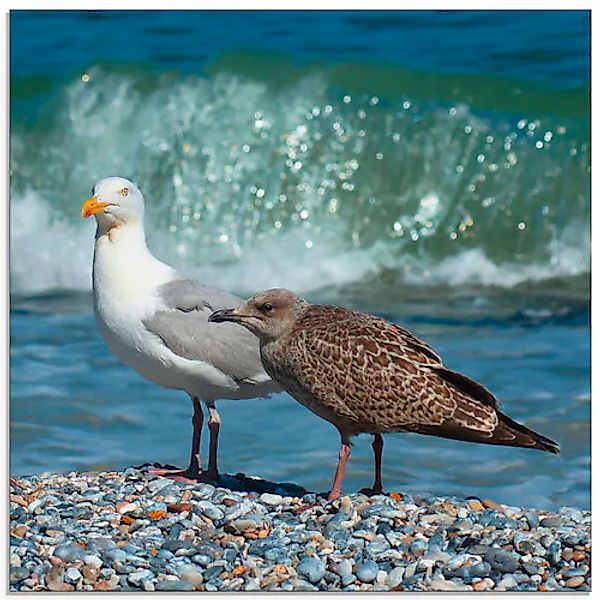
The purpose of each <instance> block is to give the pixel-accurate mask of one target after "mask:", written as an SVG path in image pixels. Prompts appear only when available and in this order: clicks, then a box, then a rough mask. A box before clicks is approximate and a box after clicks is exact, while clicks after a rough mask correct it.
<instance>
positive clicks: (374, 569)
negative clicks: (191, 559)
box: [356, 560, 379, 583]
mask: <svg viewBox="0 0 600 600" xmlns="http://www.w3.org/2000/svg"><path fill="white" fill-rule="evenodd" d="M378 572H379V567H378V566H377V563H376V562H375V561H373V560H367V561H365V562H364V563H362V565H360V566H359V567H358V569H356V576H357V577H358V578H359V579H360V580H361V581H362V582H363V583H371V582H373V581H375V578H376V577H377V573H378Z"/></svg>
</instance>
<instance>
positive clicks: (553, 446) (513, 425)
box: [494, 411, 560, 454]
mask: <svg viewBox="0 0 600 600" xmlns="http://www.w3.org/2000/svg"><path fill="white" fill-rule="evenodd" d="M497 413H498V418H499V419H500V424H499V426H498V427H497V428H496V431H497V432H498V433H499V434H500V435H501V432H502V430H505V431H507V432H509V433H510V434H511V435H512V436H514V437H515V440H514V441H515V443H514V445H515V446H520V447H523V448H533V449H535V450H543V451H544V452H550V453H552V454H560V446H559V445H558V444H557V443H556V442H555V441H554V440H552V439H550V438H549V437H546V436H544V435H542V434H541V433H537V432H536V431H533V429H529V428H528V427H525V425H521V423H517V422H516V421H513V420H512V419H511V418H510V417H508V416H507V415H505V414H504V413H502V412H500V411H497ZM494 435H496V433H494ZM511 445H512V444H511Z"/></svg>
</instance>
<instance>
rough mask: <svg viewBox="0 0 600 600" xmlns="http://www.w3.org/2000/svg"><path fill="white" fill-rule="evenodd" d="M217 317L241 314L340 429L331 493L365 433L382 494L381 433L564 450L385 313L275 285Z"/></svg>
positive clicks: (275, 373) (269, 355)
mask: <svg viewBox="0 0 600 600" xmlns="http://www.w3.org/2000/svg"><path fill="white" fill-rule="evenodd" d="M208 320H209V321H213V322H217V323H220V322H223V321H233V322H235V323H240V324H241V325H243V326H244V327H246V328H247V329H248V330H250V331H251V332H252V333H254V334H255V335H256V336H257V337H258V338H259V340H260V354H261V359H262V362H263V366H264V368H265V371H266V372H267V373H268V374H269V375H270V376H271V377H272V378H273V380H274V381H277V382H278V383H279V384H281V385H282V386H283V387H284V388H285V389H286V390H287V391H288V392H289V393H290V394H291V395H292V396H293V397H294V398H295V399H296V400H297V401H298V402H300V404H303V405H304V406H306V408H308V409H309V410H311V411H312V412H314V413H315V414H317V415H318V416H320V417H321V418H323V419H325V420H326V421H329V422H330V423H332V424H333V425H335V426H336V427H337V429H338V431H339V432H340V435H341V438H342V439H341V447H340V453H339V460H338V465H337V469H336V471H335V478H334V481H333V487H332V489H331V492H330V493H329V500H333V499H334V498H338V497H339V496H340V495H341V484H342V479H343V477H344V471H345V468H346V463H347V462H348V458H349V457H350V439H351V437H352V436H354V435H357V434H359V433H371V434H373V435H374V436H375V437H374V441H373V451H374V454H375V483H374V484H373V491H374V492H375V493H381V492H382V484H381V454H382V450H383V438H382V437H381V434H382V433H394V432H401V431H407V432H414V433H422V434H425V435H435V436H438V437H444V438H451V439H454V440H463V441H466V442H477V443H482V444H498V445H501V446H519V447H523V448H535V449H537V450H545V451H546V452H552V453H554V454H557V453H559V452H560V448H559V446H558V444H557V443H556V442H554V441H553V440H551V439H549V438H547V437H544V436H542V435H540V434H538V433H536V432H535V431H532V430H531V429H528V428H527V427H525V426H524V425H521V424H520V423H517V422H515V421H513V420H512V419H511V418H510V417H508V416H506V415H505V414H504V413H502V412H501V411H500V410H499V409H498V404H499V403H498V401H497V400H496V398H495V397H494V396H493V395H492V393H491V392H490V391H488V390H487V389H486V388H484V387H483V386H482V385H481V384H479V383H477V382H475V381H473V380H472V379H469V378H468V377H465V376H464V375H461V374H460V373H457V372H456V371H451V370H450V369H448V368H446V367H445V366H444V364H443V363H442V359H441V358H440V357H439V356H438V355H437V353H436V352H435V351H434V350H433V349H432V348H431V347H430V346H428V345H427V344H426V343H425V342H423V341H422V340H420V339H418V338H417V337H415V336H414V335H413V334H412V333H410V332H409V331H407V330H406V329H403V328H402V327H400V326H398V325H395V324H393V323H389V322H387V321H385V320H384V319H381V318H379V317H375V316H372V315H367V314H364V313H360V312H357V311H353V310H349V309H347V308H341V307H337V306H320V305H311V304H309V303H308V302H306V301H305V300H303V299H302V298H300V297H299V296H298V295H297V294H295V293H293V292H290V291H288V290H283V289H274V290H268V291H266V292H261V293H259V294H256V295H255V296H254V297H252V298H251V299H250V300H248V301H247V302H246V303H245V304H242V305H241V306H240V307H238V308H232V309H227V310H219V311H217V312H214V313H213V314H212V315H211V316H210V317H209V319H208Z"/></svg>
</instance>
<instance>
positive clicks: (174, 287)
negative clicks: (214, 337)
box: [157, 279, 243, 316]
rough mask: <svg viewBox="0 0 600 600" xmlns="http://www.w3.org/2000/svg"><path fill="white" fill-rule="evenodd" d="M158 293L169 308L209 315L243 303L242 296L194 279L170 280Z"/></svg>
mask: <svg viewBox="0 0 600 600" xmlns="http://www.w3.org/2000/svg"><path fill="white" fill-rule="evenodd" d="M157 294H158V296H159V297H160V299H161V300H162V302H163V303H164V305H165V308H167V309H172V310H178V311H181V312H191V311H201V312H207V313H208V315H210V314H211V313H213V312H214V311H215V310H222V309H224V308H236V307H238V306H240V305H241V304H242V303H243V300H242V299H241V298H238V297H237V296H234V295H233V294H230V293H228V292H224V291H222V290H216V289H215V288H211V287H208V286H206V285H202V284H201V283H199V282H197V281H194V280H193V279H176V280H175V281H168V282H167V283H164V284H163V285H161V286H159V288H158V290H157ZM208 315H207V316H208Z"/></svg>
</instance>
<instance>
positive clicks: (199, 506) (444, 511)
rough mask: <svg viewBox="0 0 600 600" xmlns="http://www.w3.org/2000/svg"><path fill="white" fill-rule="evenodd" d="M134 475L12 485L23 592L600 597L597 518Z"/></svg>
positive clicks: (17, 587) (17, 582)
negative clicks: (596, 589) (594, 567)
mask: <svg viewBox="0 0 600 600" xmlns="http://www.w3.org/2000/svg"><path fill="white" fill-rule="evenodd" d="M144 469H145V468H144V467H140V468H127V469H125V470H124V471H122V472H85V473H77V472H71V473H68V474H55V473H47V474H42V475H37V476H31V477H14V478H11V480H10V591H58V592H69V591H92V590H96V591H163V592H164V591H212V592H216V591H224V592H226V591H256V592H258V591H304V592H308V591H364V592H367V591H389V590H392V591H479V592H480V591H491V590H493V591H508V590H510V591H569V590H572V591H579V592H589V591H590V590H591V513H590V512H589V511H582V510H578V509H574V508H569V507H563V508H561V509H560V510H558V511H557V512H551V511H539V510H535V509H532V508H523V507H515V506H506V505H501V504H498V503H496V502H494V501H493V500H492V499H489V498H475V497H465V498H458V497H436V496H427V495H411V494H405V493H401V492H398V493H396V492H393V491H392V492H391V493H388V494H386V495H375V496H369V495H367V494H365V493H362V492H358V493H352V494H350V495H347V496H343V497H342V498H340V499H338V500H335V501H333V502H327V500H325V498H323V497H322V496H321V495H317V494H315V493H311V492H309V491H307V490H305V489H303V488H301V487H299V486H296V485H294V484H285V483H283V484H277V483H272V482H268V481H264V480H261V479H257V478H252V477H248V476H245V475H243V474H237V475H223V476H222V477H221V479H220V480H219V482H218V483H215V484H214V485H213V484H209V483H192V484H190V483H181V482H176V481H172V480H169V479H165V478H155V477H149V476H148V475H146V474H145V472H144Z"/></svg>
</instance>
